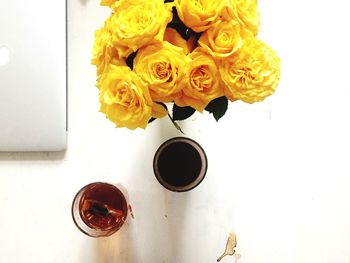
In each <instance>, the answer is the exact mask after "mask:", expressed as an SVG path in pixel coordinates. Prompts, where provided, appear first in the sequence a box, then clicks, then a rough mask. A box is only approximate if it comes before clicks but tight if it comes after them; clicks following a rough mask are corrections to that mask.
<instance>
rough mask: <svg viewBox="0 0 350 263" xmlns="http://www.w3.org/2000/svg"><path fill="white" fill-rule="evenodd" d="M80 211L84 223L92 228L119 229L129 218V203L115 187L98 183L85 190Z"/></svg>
mask: <svg viewBox="0 0 350 263" xmlns="http://www.w3.org/2000/svg"><path fill="white" fill-rule="evenodd" d="M79 210H80V214H81V217H82V219H83V221H84V223H85V224H86V225H88V226H89V227H91V228H94V229H99V230H111V229H119V228H120V227H121V226H122V225H123V223H124V221H125V219H126V216H127V203H126V200H125V197H124V196H123V194H122V193H121V191H120V190H119V189H118V188H116V187H115V186H113V185H110V184H106V183H96V184H93V185H92V186H91V187H89V188H87V189H86V190H85V192H84V194H83V196H82V198H81V200H80V204H79Z"/></svg>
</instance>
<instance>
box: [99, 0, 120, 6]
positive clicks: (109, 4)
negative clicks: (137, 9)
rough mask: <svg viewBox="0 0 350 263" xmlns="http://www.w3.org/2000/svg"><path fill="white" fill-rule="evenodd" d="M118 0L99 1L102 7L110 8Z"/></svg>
mask: <svg viewBox="0 0 350 263" xmlns="http://www.w3.org/2000/svg"><path fill="white" fill-rule="evenodd" d="M116 1H118V0H101V5H102V6H112V5H113V4H114V3H115V2H116Z"/></svg>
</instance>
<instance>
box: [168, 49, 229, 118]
mask: <svg viewBox="0 0 350 263" xmlns="http://www.w3.org/2000/svg"><path fill="white" fill-rule="evenodd" d="M189 57H190V58H191V61H190V63H189V67H188V75H189V80H188V81H187V82H186V85H185V87H184V89H183V94H182V96H181V97H180V98H178V99H176V100H175V103H176V105H178V106H180V107H184V106H191V107H192V108H194V109H196V110H197V111H200V112H202V111H203V110H204V109H205V107H206V106H207V105H208V104H209V102H210V101H212V100H213V99H216V98H218V97H221V96H223V95H224V92H223V89H222V85H221V79H220V73H219V70H218V68H217V66H216V64H215V61H214V59H213V58H212V57H211V56H210V55H208V54H206V53H204V52H202V51H201V49H200V48H198V49H196V50H195V51H194V52H192V53H191V54H190V55H189Z"/></svg>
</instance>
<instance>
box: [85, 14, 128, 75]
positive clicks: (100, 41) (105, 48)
mask: <svg viewBox="0 0 350 263" xmlns="http://www.w3.org/2000/svg"><path fill="white" fill-rule="evenodd" d="M91 63H92V64H93V65H95V66H96V68H97V76H98V77H99V76H100V75H101V74H102V73H103V72H104V71H105V70H106V68H107V67H108V66H109V64H114V65H121V64H123V60H122V59H120V58H119V56H118V51H117V49H116V48H115V47H114V46H113V43H112V34H111V30H110V27H109V20H107V21H106V22H105V25H104V26H103V27H102V28H101V29H99V30H97V31H96V32H95V41H94V47H93V57H92V61H91Z"/></svg>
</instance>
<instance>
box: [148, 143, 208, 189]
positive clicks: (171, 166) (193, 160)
mask: <svg viewBox="0 0 350 263" xmlns="http://www.w3.org/2000/svg"><path fill="white" fill-rule="evenodd" d="M207 167H208V160H207V156H206V154H205V152H204V150H203V148H202V147H201V146H200V145H199V144H198V143H197V142H196V141H194V140H192V139H189V138H186V137H175V138H172V139H170V140H168V141H166V142H164V143H163V144H162V145H161V146H160V147H159V148H158V150H157V152H156V154H155V156H154V159H153V170H154V174H155V176H156V178H157V180H158V181H159V183H160V184H161V185H163V186H164V187H165V188H166V189H168V190H170V191H174V192H186V191H189V190H192V189H193V188H195V187H197V186H198V185H199V184H200V183H201V182H202V180H203V179H204V177H205V175H206V172H207Z"/></svg>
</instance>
